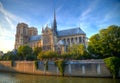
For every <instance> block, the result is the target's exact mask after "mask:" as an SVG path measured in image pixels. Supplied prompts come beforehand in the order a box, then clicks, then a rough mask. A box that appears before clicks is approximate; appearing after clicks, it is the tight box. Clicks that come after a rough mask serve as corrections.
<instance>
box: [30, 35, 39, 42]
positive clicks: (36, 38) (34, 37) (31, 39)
mask: <svg viewBox="0 0 120 83" xmlns="http://www.w3.org/2000/svg"><path fill="white" fill-rule="evenodd" d="M40 39H41V35H36V36H31V37H30V41H38V40H40Z"/></svg>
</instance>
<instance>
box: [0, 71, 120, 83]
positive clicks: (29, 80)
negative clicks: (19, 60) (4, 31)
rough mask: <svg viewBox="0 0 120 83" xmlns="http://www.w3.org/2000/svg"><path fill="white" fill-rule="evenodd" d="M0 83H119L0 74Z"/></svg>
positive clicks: (90, 79)
mask: <svg viewBox="0 0 120 83" xmlns="http://www.w3.org/2000/svg"><path fill="white" fill-rule="evenodd" d="M0 83H120V79H115V80H114V79H112V78H81V77H56V76H39V75H28V74H16V73H2V72H0Z"/></svg>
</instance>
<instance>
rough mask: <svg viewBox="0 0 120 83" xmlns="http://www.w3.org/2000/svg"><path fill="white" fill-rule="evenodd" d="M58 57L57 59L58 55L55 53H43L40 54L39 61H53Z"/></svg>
mask: <svg viewBox="0 0 120 83" xmlns="http://www.w3.org/2000/svg"><path fill="white" fill-rule="evenodd" d="M56 57H57V53H56V52H54V51H42V52H40V53H39V55H38V57H37V59H40V60H45V59H52V58H56Z"/></svg>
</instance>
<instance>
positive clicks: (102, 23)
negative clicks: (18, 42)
mask: <svg viewBox="0 0 120 83" xmlns="http://www.w3.org/2000/svg"><path fill="white" fill-rule="evenodd" d="M54 8H55V10H56V17H57V26H58V30H63V29H70V28H75V27H81V29H83V31H84V32H85V33H86V34H87V37H90V36H92V35H93V34H95V33H97V32H98V31H99V30H100V29H102V28H107V27H108V26H109V25H118V26H120V0H0V50H2V51H4V52H6V51H8V50H12V49H13V48H14V42H15V32H16V25H17V24H18V23H21V22H25V23H27V24H28V25H29V26H34V27H37V28H38V31H39V34H41V27H42V26H45V25H46V24H48V25H49V26H51V24H52V22H53V12H54Z"/></svg>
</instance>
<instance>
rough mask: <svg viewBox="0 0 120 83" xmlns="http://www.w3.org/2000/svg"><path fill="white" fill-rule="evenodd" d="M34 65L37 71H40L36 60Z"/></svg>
mask: <svg viewBox="0 0 120 83" xmlns="http://www.w3.org/2000/svg"><path fill="white" fill-rule="evenodd" d="M34 65H35V69H38V67H39V64H38V61H37V60H36V61H34Z"/></svg>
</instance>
